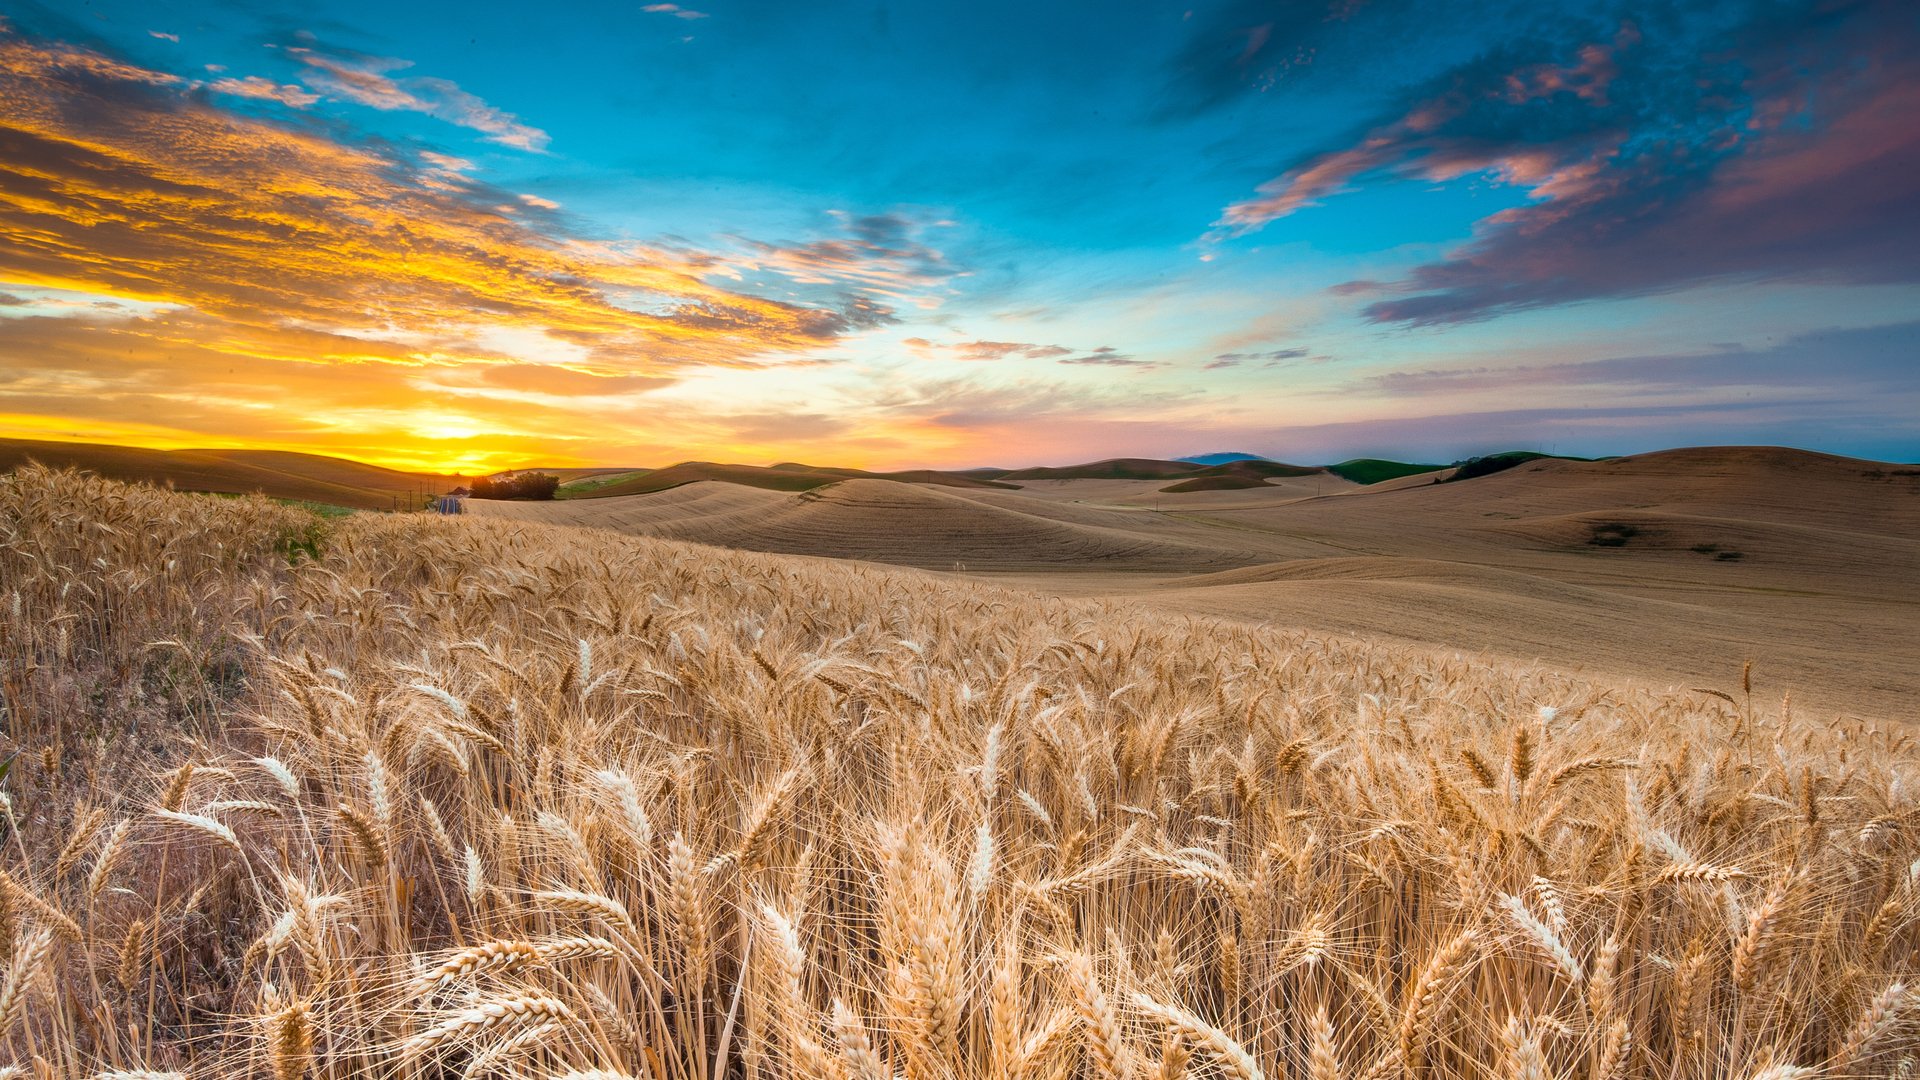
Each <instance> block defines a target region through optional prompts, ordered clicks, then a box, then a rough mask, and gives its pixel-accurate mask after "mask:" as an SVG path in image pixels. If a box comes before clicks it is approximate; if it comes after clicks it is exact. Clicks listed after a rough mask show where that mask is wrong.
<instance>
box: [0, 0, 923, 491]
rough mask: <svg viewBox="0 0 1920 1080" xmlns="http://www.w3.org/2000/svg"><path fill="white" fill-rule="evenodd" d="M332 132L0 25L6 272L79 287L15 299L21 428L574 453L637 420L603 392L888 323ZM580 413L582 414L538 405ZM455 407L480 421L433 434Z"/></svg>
mask: <svg viewBox="0 0 1920 1080" xmlns="http://www.w3.org/2000/svg"><path fill="white" fill-rule="evenodd" d="M337 132H338V129H334V128H321V127H318V126H315V125H297V126H296V125H289V124H283V123H279V122H276V121H273V120H269V119H263V118H260V117H256V116H251V115H247V114H243V113H240V112H236V111H232V110H229V109H227V108H224V107H222V105H221V101H220V99H219V98H218V97H216V96H214V95H211V94H209V93H206V92H205V89H204V88H197V87H196V86H195V85H194V84H191V83H189V82H187V81H186V80H182V79H180V78H178V77H175V76H172V75H169V74H166V73H164V72H155V71H151V70H148V69H145V68H141V67H139V66H137V65H133V64H129V63H126V62H124V61H120V60H117V59H114V58H111V57H108V56H105V55H103V54H101V53H98V52H95V51H92V50H88V49H83V48H79V47H75V46H70V45H65V44H61V43H57V42H46V41H40V40H35V39H29V38H26V37H23V36H21V35H18V34H15V33H11V32H5V31H0V160H3V161H5V162H6V163H7V167H6V168H5V169H0V282H4V283H7V284H8V285H9V286H11V287H12V288H13V289H14V290H15V291H18V292H23V293H26V294H27V295H29V296H31V295H33V294H34V293H35V292H36V291H41V292H46V291H50V290H65V291H64V292H61V293H57V294H53V293H49V294H50V295H58V296H61V297H65V298H66V299H65V300H63V301H62V302H61V303H60V304H58V305H54V304H50V303H45V302H41V301H38V300H34V301H30V302H29V304H28V305H8V306H0V368H4V370H5V371H6V372H8V374H9V379H8V381H9V384H10V390H9V394H8V396H7V400H6V402H5V404H4V405H0V413H4V414H6V416H7V424H8V425H9V426H10V427H11V428H12V429H13V430H15V431H20V430H21V425H22V424H26V425H28V429H29V430H45V429H46V425H49V424H54V423H64V422H66V421H68V420H71V421H72V423H73V425H74V429H75V430H80V429H84V430H86V431H90V432H93V433H95V434H99V435H102V436H105V437H111V436H113V435H115V433H122V434H124V433H128V432H134V433H141V432H145V433H148V434H151V433H153V432H159V433H160V434H158V435H153V436H152V437H154V438H161V437H164V438H168V439H173V438H176V437H178V435H179V433H180V432H183V431H184V432H193V431H197V432H201V433H203V434H202V436H201V438H202V439H204V438H205V436H206V435H207V434H215V435H218V436H219V437H221V438H226V439H253V440H258V441H260V442H261V443H270V444H273V445H283V446H289V447H291V446H305V447H309V448H313V449H320V450H323V451H328V450H331V451H336V452H348V451H349V450H354V451H357V452H362V453H365V452H367V451H368V450H369V449H371V450H372V451H374V452H377V453H379V454H382V455H385V456H386V457H387V458H388V459H389V460H392V457H393V454H394V453H395V449H394V448H396V447H399V448H403V449H404V448H405V447H407V446H409V445H417V444H420V443H421V441H422V440H429V439H431V438H433V437H434V436H431V435H430V434H423V433H431V432H433V431H436V430H443V431H461V430H468V429H469V428H471V427H472V425H473V424H474V423H481V424H483V425H484V429H485V430H487V431H491V432H493V433H495V434H497V435H500V436H501V441H500V446H501V447H503V448H504V447H509V446H524V445H529V444H525V443H520V442H516V441H515V440H517V439H520V438H521V437H522V436H525V437H527V438H530V439H531V438H534V437H536V436H537V437H538V438H540V439H545V440H548V441H547V442H546V443H544V444H543V445H546V446H547V447H548V448H549V449H551V448H552V447H554V446H564V445H568V444H569V443H571V442H574V441H577V440H580V439H582V438H589V437H591V438H595V439H599V440H603V441H604V440H608V439H610V438H612V437H613V435H614V434H615V433H624V432H627V431H630V430H631V427H632V424H633V422H634V417H633V416H631V415H609V416H605V417H600V416H597V415H595V414H594V413H593V412H592V410H593V408H595V407H596V404H595V402H596V399H606V400H617V399H619V398H621V397H622V396H625V397H631V396H632V395H633V394H637V393H644V392H646V391H648V390H651V389H656V388H658V387H661V386H664V385H666V383H667V382H669V381H672V380H675V379H678V378H681V377H682V373H683V372H684V371H685V370H687V369H690V368H728V367H733V368H759V367H764V366H769V365H771V364H775V363H778V362H780V361H781V360H782V359H783V358H786V357H789V356H794V357H800V358H806V357H810V356H812V355H815V354H817V352H818V351H819V349H820V347H821V346H822V345H823V344H829V343H831V342H833V341H835V340H836V339H837V338H839V337H840V336H841V335H844V334H847V333H851V332H854V331H855V330H858V329H860V328H862V327H866V326H871V325H875V324H876V323H878V322H880V321H882V320H884V319H885V318H887V317H888V315H887V311H886V309H885V305H883V304H880V303H878V302H877V301H874V300H872V299H871V298H868V297H865V296H863V295H855V294H849V293H847V292H846V291H844V290H838V291H834V293H833V295H831V296H829V297H828V298H827V300H826V301H824V302H822V303H820V304H818V305H808V304H800V303H794V302H790V301H787V300H776V299H769V298H766V297H764V296H760V295H757V294H756V293H755V292H753V291H750V290H747V289H745V288H742V287H738V286H737V285H731V286H730V285H727V284H716V283H714V281H713V280H712V279H713V278H714V277H715V267H717V266H720V265H721V263H722V260H721V258H720V257H719V256H717V255H715V254H713V253H709V252H696V251H687V250H667V249H662V248H657V247H648V246H645V245H642V244H636V243H631V242H611V241H605V240H598V239H593V238H589V237H582V236H577V235H571V234H568V233H566V232H563V231H559V230H558V224H557V223H556V222H555V221H554V220H552V218H551V217H550V216H549V215H528V214H525V213H502V212H500V211H499V210H498V209H496V208H498V207H500V206H503V205H508V206H514V207H525V206H526V205H528V204H526V203H524V202H522V201H520V200H518V199H517V198H516V197H515V196H513V195H511V194H509V193H507V192H504V191H502V190H500V189H497V188H493V187H490V186H488V185H486V184H484V183H482V182H480V181H478V180H476V179H473V178H471V177H469V176H467V175H466V173H465V170H468V169H470V168H471V165H470V164H469V163H467V162H465V161H462V160H460V159H456V158H451V157H447V156H444V155H439V154H433V153H430V152H423V153H419V154H417V155H415V154H410V153H408V152H407V151H405V150H404V149H402V148H397V147H395V146H393V145H391V144H387V143H379V142H368V143H356V142H353V141H349V140H348V139H346V138H345V137H343V136H341V135H340V134H338V133H337ZM535 222H538V223H539V225H540V226H541V229H536V228H535V227H534V224H533V223H535ZM542 230H545V231H542ZM846 269H847V272H848V274H850V275H854V276H857V275H858V274H859V265H858V261H857V260H850V261H849V262H848V263H847V264H846ZM103 305H104V306H103ZM16 310H18V311H22V312H34V313H44V312H57V314H58V317H41V316H40V315H39V314H36V315H33V316H23V315H16V314H13V313H14V312H15V311H16ZM130 312H131V313H132V314H130ZM525 358H532V359H534V360H537V361H539V363H526V362H525ZM486 395H493V396H492V397H488V396H486ZM543 396H544V397H543ZM561 397H565V398H571V399H574V401H575V402H576V405H575V407H574V408H572V409H571V410H558V409H556V408H548V407H547V406H546V405H542V404H541V401H542V400H544V398H561ZM450 408H451V409H454V410H456V411H463V414H470V415H467V418H466V419H465V420H459V421H453V420H446V421H430V420H424V419H419V418H420V417H432V416H437V415H439V414H441V413H443V412H446V411H447V410H448V409H450ZM23 418H25V419H23ZM61 430H67V429H66V428H62V429H61ZM662 430H667V428H663V429H662ZM141 437H142V438H146V437H147V435H142V436H141ZM626 438H628V439H630V436H627V437H626ZM176 445H177V443H176ZM383 445H384V449H383Z"/></svg>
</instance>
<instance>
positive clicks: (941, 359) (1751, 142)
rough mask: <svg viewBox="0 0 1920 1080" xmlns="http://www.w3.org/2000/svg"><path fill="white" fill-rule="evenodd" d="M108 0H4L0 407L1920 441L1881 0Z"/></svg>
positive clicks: (419, 434)
mask: <svg viewBox="0 0 1920 1080" xmlns="http://www.w3.org/2000/svg"><path fill="white" fill-rule="evenodd" d="M656 7H662V6H661V5H656ZM664 7H671V5H666V6H664ZM88 11H89V17H88V18H87V19H86V20H85V21H84V22H82V21H81V20H79V19H78V18H75V17H69V16H66V15H62V14H60V12H59V9H57V8H46V7H40V6H37V5H28V6H27V7H26V8H25V9H24V10H23V11H20V12H18V13H15V14H11V15H8V16H6V17H5V18H4V19H0V140H4V145H0V436H13V437H24V438H37V439H57V440H71V441H102V442H121V443H127V444H132V445H140V446H150V447H160V448H177V447H260V448H272V449H287V450H303V451H311V452H318V453H326V454H336V455H341V456H346V457H352V458H356V459H360V460H364V461H368V462H372V463H376V464H382V465H388V466H393V467H400V468H409V469H433V470H447V471H463V472H472V471H481V470H492V469H498V468H504V467H510V466H517V465H522V464H528V463H536V462H537V463H545V464H551V465H572V464H631V465H664V464H668V463H670V462H672V461H678V460H683V459H696V458H705V459H714V460H737V461H745V462H757V463H764V462H771V461H777V460H810V459H811V460H824V461H830V462H831V463H834V464H845V465H856V466H859V465H882V466H889V467H915V466H970V465H1009V466H1012V465H1020V464H1028V463H1035V462H1044V461H1054V462H1058V461H1069V460H1087V459H1092V458H1098V457H1104V456H1112V455H1119V454H1129V455H1144V456H1171V455H1177V454H1185V453H1195V452H1201V451H1208V450H1221V449H1232V450H1246V451H1253V452H1258V453H1264V454H1267V455H1269V456H1273V457H1276V458H1290V459H1295V460H1304V461H1332V460H1338V459H1340V458H1343V457H1348V456H1355V455H1362V454H1367V455H1383V456H1405V457H1411V458H1418V459H1423V460H1449V459H1452V458H1455V457H1460V456H1465V455H1467V454H1470V453H1476V452H1482V451H1486V450H1492V449H1503V448H1507V447H1513V446H1533V447H1539V448H1542V449H1547V448H1552V449H1557V450H1558V451H1559V452H1562V453H1581V454H1600V453H1623V452H1633V451H1637V450H1644V449H1651V448H1655V447H1660V446H1668V445H1675V444H1680V443H1747V442H1764V443H1786V444H1792V445H1800V446H1807V447H1811V448H1816V449H1825V450H1832V451H1837V452H1841V453H1850V454H1858V455H1862V456H1869V457H1879V458H1889V459H1899V460H1911V459H1913V458H1915V457H1920V390H1916V386H1920V379H1916V378H1915V376H1914V374H1913V372H1914V366H1915V362H1916V359H1920V322H1916V321H1915V319H1916V312H1920V289H1916V287H1915V286H1916V281H1920V254H1916V253H1920V127H1916V126H1915V125H1914V123H1913V120H1912V118H1913V116H1914V115H1916V113H1917V112H1920V24H1917V23H1916V20H1915V18H1914V16H1913V14H1912V10H1911V8H1910V7H1909V6H1908V5H1904V4H1899V3H1893V2H1890V0H1889V2H1877V3H1876V2H1871V0H1865V2H1857V3H1831V4H1817V5H1786V6H1781V5H1773V4H1763V3H1758V2H1753V3H1735V4H1728V5H1711V6H1709V5H1700V6H1698V7H1695V6H1693V5H1688V4H1671V5H1665V4H1661V5H1637V4H1629V5H1624V6H1619V5H1607V4H1582V3H1566V4H1560V5H1553V6H1552V7H1551V10H1549V9H1546V8H1539V7H1536V6H1531V5H1526V6H1518V7H1515V8H1513V9H1512V10H1509V9H1508V8H1506V7H1503V6H1501V5H1498V4H1462V5H1448V6H1447V15H1446V17H1445V18H1444V19H1443V20H1436V17H1435V13H1434V12H1432V11H1429V10H1428V9H1424V8H1419V7H1416V6H1414V5H1408V4H1403V3H1396V2H1393V0H1374V2H1369V3H1361V4H1354V3H1346V2H1337V3H1336V2H1329V3H1325V4H1320V5H1314V4H1278V3H1265V2H1255V0H1230V2H1226V3H1221V4H1214V5H1203V6H1200V7H1192V8H1190V7H1187V6H1183V5H1173V4H1164V5H1163V4H1157V3H1147V4H1131V5H1121V6H1119V7H1116V8H1108V7H1101V8H1097V9H1095V8H1088V9H1084V10H1080V11H1074V10H1072V9H1071V8H1070V7H1068V6H1064V5H1062V6H1045V5H1042V6H1039V7H1036V6H1034V5H1018V6H1016V5H993V4H988V5H984V6H982V5H965V6H960V5H897V6H891V7H889V6H881V7H878V8H872V7H854V6H851V5H846V6H841V5H828V6H826V7H819V6H815V5H793V6H785V5H782V6H770V5H754V4H734V5H732V6H729V5H728V4H724V3H720V4H713V5H707V6H705V7H703V8H702V9H701V10H700V11H698V12H689V11H688V10H687V9H682V8H674V9H673V10H672V11H670V12H668V11H659V10H653V9H650V8H643V7H641V6H638V5H624V6H616V5H590V6H589V7H587V8H581V9H568V10H567V11H566V12H559V11H555V12H554V13H552V14H551V15H547V16H540V17H537V18H533V19H532V20H531V21H529V19H528V17H527V16H526V15H524V14H523V13H517V12H515V11H513V10H511V9H508V8H506V7H502V6H487V5H482V6H479V7H472V6H465V7H461V8H459V9H458V11H457V17H456V15H455V12H454V11H453V10H452V9H448V10H443V11H439V12H435V11H431V10H428V9H425V8H421V9H417V10H416V9H413V8H408V9H406V10H402V11H396V10H395V9H394V8H393V7H392V6H391V5H381V6H375V5H371V4H360V3H341V2H329V3H323V4H320V5H319V6H318V7H316V6H314V5H302V6H299V7H291V6H289V7H285V8H283V9H280V10H272V9H268V8H256V9H254V10H253V11H251V12H250V13H247V14H234V13H231V12H229V13H226V14H222V15H220V16H218V17H215V16H213V15H210V14H207V13H204V12H201V11H200V10H199V9H198V8H196V7H194V6H191V5H189V6H185V7H180V8H170V7H161V8H158V9H156V8H154V7H152V6H151V5H143V4H133V3H120V2H107V3H100V4H95V5H93V6H92V7H90V8H89V9H88ZM691 14H697V15H698V16H699V17H697V18H694V17H688V16H689V15H691ZM96 16H97V17H96ZM1436 21H1437V23H1438V24H1437V25H1430V23H1433V22H1436ZM456 23H457V25H455V24H456Z"/></svg>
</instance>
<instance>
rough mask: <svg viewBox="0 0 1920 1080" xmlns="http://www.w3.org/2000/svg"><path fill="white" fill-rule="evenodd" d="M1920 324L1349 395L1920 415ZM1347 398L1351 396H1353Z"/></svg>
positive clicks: (1440, 374)
mask: <svg viewBox="0 0 1920 1080" xmlns="http://www.w3.org/2000/svg"><path fill="white" fill-rule="evenodd" d="M1917 356H1920V322H1908V323H1895V324H1889V325H1884V326H1871V327H1857V328H1845V329H1825V330H1816V331H1811V332H1808V333H1805V334H1798V335H1795V336H1793V337H1790V338H1788V339H1786V340H1784V341H1781V342H1778V343H1775V344H1772V345H1767V346H1764V347H1746V346H1741V345H1733V344H1729V345H1725V346H1722V347H1720V348H1716V349H1712V350H1709V351H1705V352H1697V353H1679V354H1653V355H1645V356H1622V357H1609V358H1604V359H1598V360H1580V361H1573V362H1567V363H1558V364H1522V365H1517V366H1511V367H1470V368H1462V367H1450V368H1419V369H1409V370H1400V371H1389V372H1383V373H1380V374H1376V375H1369V376H1367V377H1366V378H1365V379H1364V380H1362V381H1361V382H1360V383H1359V384H1358V385H1355V386H1352V387H1349V388H1348V390H1371V391H1377V392H1383V393H1387V394H1392V395H1396V396H1399V395H1407V396H1418V397H1422V398H1427V397H1432V396H1436V395H1445V394H1472V393H1481V392H1496V393H1500V394H1503V395H1506V394H1511V393H1515V392H1524V393H1525V394H1526V395H1528V396H1529V397H1531V398H1535V399H1539V398H1541V397H1546V396H1551V395H1552V394H1554V393H1555V392H1560V393H1563V394H1568V395H1573V396H1577V397H1578V398H1582V399H1588V400H1591V399H1593V398H1594V397H1596V396H1598V395H1602V394H1604V395H1610V396H1612V397H1613V398H1615V399H1629V398H1659V399H1663V400H1666V401H1672V400H1674V399H1676V398H1677V399H1689V398H1701V397H1713V398H1725V397H1726V396H1727V392H1728V391H1731V390H1736V389H1742V390H1747V391H1758V392H1761V393H1763V394H1765V393H1769V392H1770V393H1771V394H1772V395H1773V396H1775V397H1776V398H1778V397H1782V396H1786V397H1791V398H1796V399H1797V398H1800V397H1803V396H1834V395H1842V396H1846V397H1851V398H1854V399H1856V400H1866V399H1873V398H1878V399H1881V400H1883V401H1886V400H1892V399H1896V398H1905V399H1908V400H1910V401H1911V402H1912V403H1913V405H1914V407H1915V408H1916V410H1920V389H1916V388H1915V384H1914V381H1913V365H1914V360H1915V357H1917ZM1343 392H1345V391H1343Z"/></svg>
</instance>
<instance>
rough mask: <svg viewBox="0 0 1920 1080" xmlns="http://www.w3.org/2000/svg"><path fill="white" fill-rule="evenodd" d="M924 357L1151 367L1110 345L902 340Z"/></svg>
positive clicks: (916, 338)
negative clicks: (1071, 345) (1076, 345)
mask: <svg viewBox="0 0 1920 1080" xmlns="http://www.w3.org/2000/svg"><path fill="white" fill-rule="evenodd" d="M901 344H903V345H906V346H907V347H908V348H910V349H913V350H915V351H916V352H919V353H921V354H923V355H927V356H943V357H947V358H950V359H954V360H974V361H998V360H1052V361H1054V362H1055V363H1060V364H1068V365H1088V364H1104V365H1107V366H1110V367H1154V366H1156V365H1155V364H1154V362H1153V361H1150V360H1137V359H1135V358H1133V357H1131V356H1128V355H1127V354H1125V353H1122V352H1121V351H1120V350H1118V349H1116V348H1114V347H1113V346H1111V345H1102V346H1100V347H1098V348H1095V349H1084V350H1083V349H1070V348H1068V347H1066V346H1065V345H1042V344H1037V343H1035V342H1029V341H956V342H949V343H945V344H942V343H938V342H934V341H930V340H928V339H927V338H923V337H911V338H907V339H905V340H904V341H902V342H901Z"/></svg>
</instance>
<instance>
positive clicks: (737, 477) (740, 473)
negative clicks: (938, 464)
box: [566, 461, 1018, 499]
mask: <svg viewBox="0 0 1920 1080" xmlns="http://www.w3.org/2000/svg"><path fill="white" fill-rule="evenodd" d="M608 479H609V480H610V481H611V482H607V483H599V482H597V481H596V480H588V481H587V482H585V483H582V484H579V485H576V486H575V489H574V490H573V491H571V492H568V493H566V497H567V498H571V499H604V498H618V497H619V496H622V495H646V494H650V493H652V492H656V491H667V490H669V489H671V488H677V487H680V486H681V485H683V484H695V483H699V482H700V481H702V480H718V481H721V482H723V483H728V484H740V485H742V486H744V487H754V488H762V489H764V490H767V491H811V490H813V489H814V488H820V487H825V486H827V485H828V484H838V483H840V482H842V481H844V480H898V481H901V482H903V483H910V484H932V485H935V486H938V487H958V488H999V489H1003V490H1008V491H1012V490H1016V489H1017V488H1018V485H1015V484H1005V483H1000V482H999V481H996V480H992V479H988V478H986V477H984V476H982V475H979V474H978V473H977V472H976V473H950V472H941V471H939V470H936V469H912V470H907V471H902V472H886V473H873V472H866V471H864V470H862V469H841V468H833V467H829V466H820V465H803V464H800V463H799V462H792V461H787V462H781V463H780V464H778V465H768V466H761V465H724V464H719V463H716V462H711V461H683V462H681V463H680V464H678V465H669V466H667V467H666V468H664V469H652V470H647V471H642V472H633V473H630V474H628V475H625V476H622V477H611V478H608Z"/></svg>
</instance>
